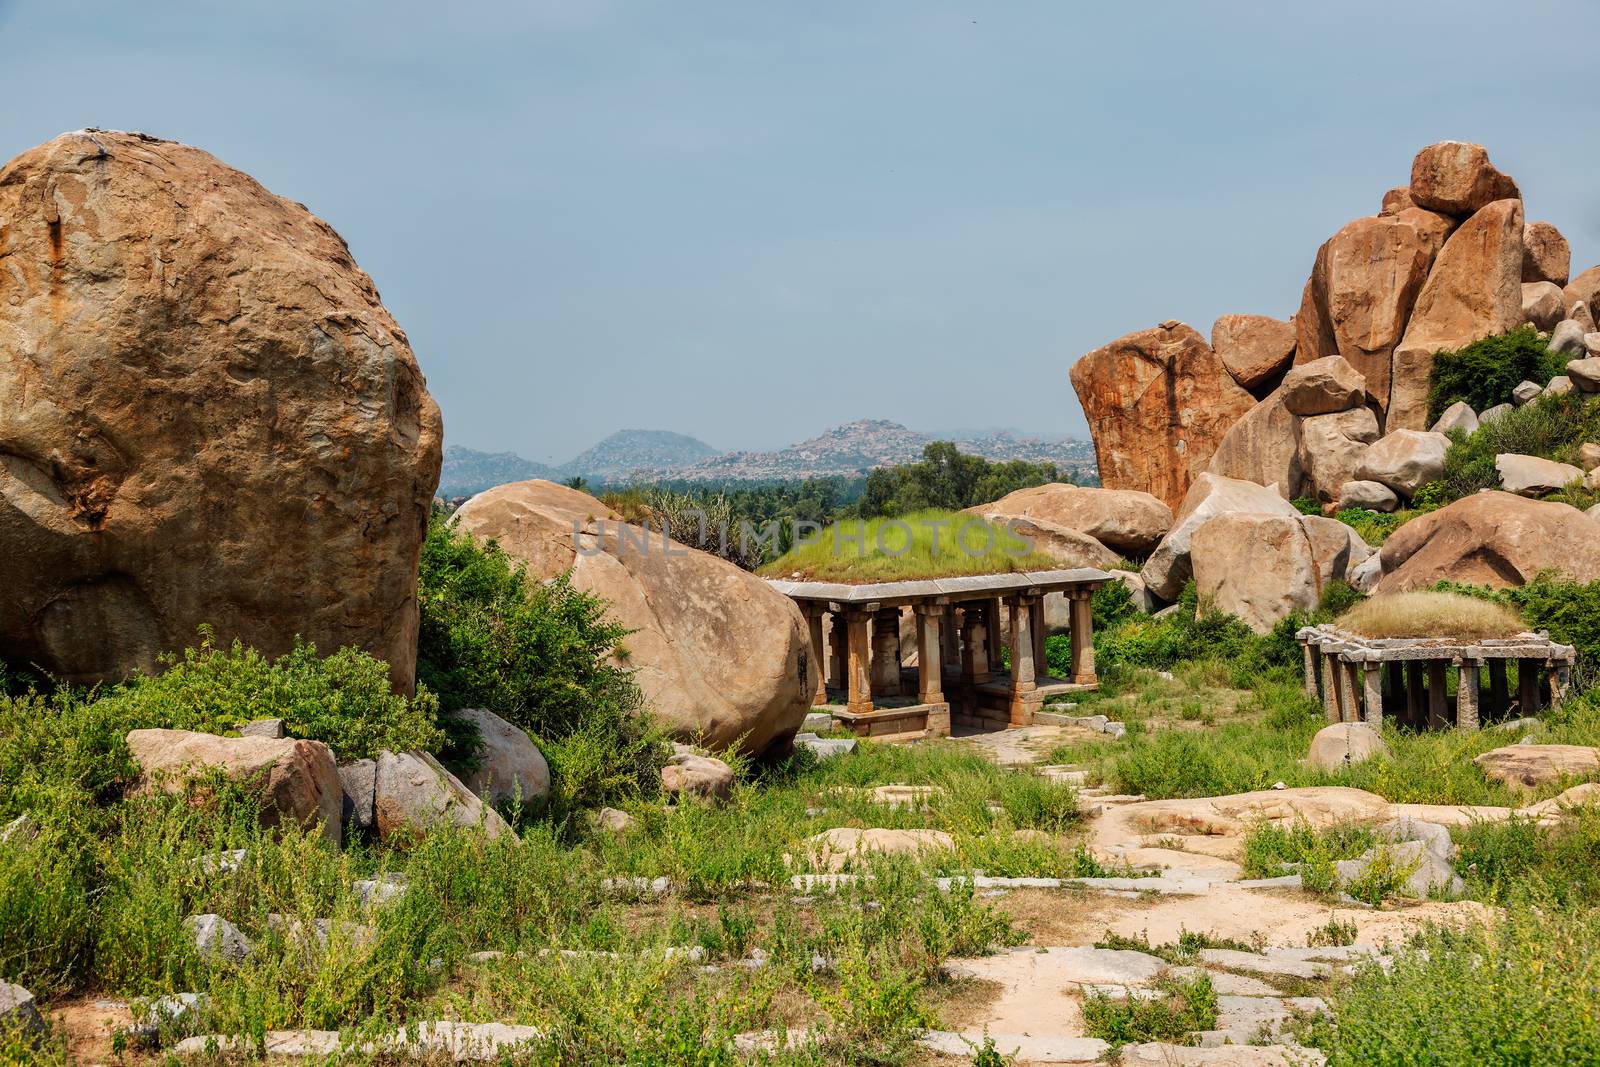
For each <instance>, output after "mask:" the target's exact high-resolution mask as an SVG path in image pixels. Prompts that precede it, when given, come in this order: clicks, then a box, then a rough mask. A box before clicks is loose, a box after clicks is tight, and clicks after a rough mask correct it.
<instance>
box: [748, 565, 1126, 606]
mask: <svg viewBox="0 0 1600 1067" xmlns="http://www.w3.org/2000/svg"><path fill="white" fill-rule="evenodd" d="M1111 580H1112V578H1111V575H1110V574H1108V573H1107V572H1105V571H1103V570H1099V569H1097V568H1095V567H1076V568H1073V569H1071V570H1059V571H1010V572H1007V573H1005V574H968V575H962V576H960V577H956V578H915V579H911V580H909V581H903V582H870V583H866V584H863V585H853V584H851V583H849V582H794V581H787V580H785V579H782V578H768V579H767V583H768V584H769V585H771V586H772V588H774V589H776V590H777V591H778V592H780V593H782V594H784V595H785V596H788V597H791V598H793V599H795V600H817V601H828V602H831V603H836V604H884V603H898V602H907V603H909V602H912V601H916V600H926V599H935V600H946V601H958V600H985V599H988V598H989V597H995V596H1004V595H1005V594H1007V593H1018V592H1024V591H1027V590H1033V589H1037V590H1039V591H1040V592H1041V593H1048V592H1054V591H1056V590H1060V589H1069V588H1072V587H1074V586H1082V585H1090V586H1098V585H1104V584H1105V583H1106V582H1109V581H1111Z"/></svg>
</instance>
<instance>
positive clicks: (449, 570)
mask: <svg viewBox="0 0 1600 1067" xmlns="http://www.w3.org/2000/svg"><path fill="white" fill-rule="evenodd" d="M417 599H418V601H419V602H420V604H421V608H422V623H421V629H420V631H419V633H418V636H417V678H418V680H419V681H421V682H422V683H424V684H426V685H427V686H428V688H429V689H431V690H432V691H433V692H435V693H437V694H438V696H439V701H440V703H441V705H442V706H443V707H444V708H445V709H446V710H453V709H456V708H487V709H489V710H490V711H493V712H494V713H495V714H497V715H499V716H501V717H502V718H504V719H506V720H507V721H509V722H512V723H515V724H516V725H518V726H520V727H522V728H523V729H524V730H526V731H527V732H528V733H529V735H530V736H532V737H533V738H534V739H535V740H536V741H537V742H538V743H539V746H540V749H541V750H542V751H543V752H544V754H545V757H546V758H547V759H548V760H549V761H550V768H551V786H552V800H553V801H555V802H556V803H557V804H558V806H559V805H565V806H586V805H590V804H598V803H601V802H603V801H605V800H606V799H608V798H613V797H616V796H619V795H623V794H626V793H628V792H631V791H633V790H635V789H644V790H646V791H650V790H653V789H654V788H656V787H657V783H658V782H659V777H658V775H659V772H660V768H661V766H662V764H663V763H664V762H665V759H666V750H665V745H664V744H663V743H662V741H661V735H660V732H659V730H658V728H657V727H656V726H655V725H654V724H653V723H652V721H651V719H650V717H649V716H648V714H647V709H646V707H645V701H644V697H643V695H642V694H641V693H640V692H639V687H638V684H637V683H636V682H635V681H634V679H633V676H632V674H631V673H630V672H628V671H626V670H624V669H622V668H621V667H618V666H617V665H616V664H615V663H614V662H613V661H612V659H611V657H612V654H613V652H615V651H616V650H617V648H618V647H619V645H620V643H621V642H622V640H623V638H624V637H625V636H626V635H627V630H626V629H625V628H623V627H622V626H620V625H618V624H617V623H615V622H613V621H611V620H609V619H608V618H607V617H606V614H605V603H604V602H603V601H601V600H600V599H598V598H597V597H594V596H591V595H589V594H587V593H584V592H581V591H579V590H577V589H574V588H573V587H572V586H571V584H569V583H568V582H567V580H566V579H565V578H564V577H558V578H556V579H554V580H552V581H550V582H548V583H538V582H535V581H533V580H532V579H531V578H530V577H529V576H528V574H527V571H526V570H525V568H523V567H522V566H520V565H517V564H514V563H513V561H512V560H511V559H510V558H509V557H508V556H507V555H506V554H505V552H504V551H502V550H501V549H500V548H499V547H498V546H497V545H495V544H493V543H492V542H491V543H489V544H487V545H480V544H479V543H478V542H476V541H474V540H473V539H472V537H471V536H470V535H468V534H466V533H464V532H462V531H459V530H456V529H454V528H453V527H451V526H450V525H449V524H447V523H446V522H445V521H444V520H442V519H437V518H436V519H434V520H433V521H432V522H431V523H430V524H429V526H428V536H427V540H426V541H425V542H424V544H423V549H422V567H421V573H420V578H419V581H418V587H417ZM475 747H476V739H475V738H473V737H471V736H469V735H464V734H462V733H459V732H456V733H454V734H453V735H452V737H451V744H450V746H449V748H448V750H447V752H446V755H447V756H449V757H450V758H452V759H457V760H462V759H470V758H471V756H472V753H473V751H474V749H475Z"/></svg>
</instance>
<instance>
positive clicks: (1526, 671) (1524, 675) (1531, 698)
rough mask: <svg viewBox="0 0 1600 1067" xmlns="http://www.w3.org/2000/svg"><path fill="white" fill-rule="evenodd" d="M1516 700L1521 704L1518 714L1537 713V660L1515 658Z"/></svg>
mask: <svg viewBox="0 0 1600 1067" xmlns="http://www.w3.org/2000/svg"><path fill="white" fill-rule="evenodd" d="M1517 702H1518V703H1519V704H1521V705H1522V707H1521V709H1520V710H1519V711H1518V712H1517V714H1518V715H1537V714H1539V661H1538V660H1536V659H1519V660H1517Z"/></svg>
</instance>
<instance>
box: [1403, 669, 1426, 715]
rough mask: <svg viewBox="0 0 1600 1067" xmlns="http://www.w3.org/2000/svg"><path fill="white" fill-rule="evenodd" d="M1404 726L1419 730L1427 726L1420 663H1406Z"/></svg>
mask: <svg viewBox="0 0 1600 1067" xmlns="http://www.w3.org/2000/svg"><path fill="white" fill-rule="evenodd" d="M1406 725H1407V726H1409V727H1411V728H1412V729H1413V730H1420V729H1422V728H1423V727H1425V726H1427V725H1428V705H1427V700H1426V693H1425V692H1424V690H1423V688H1422V661H1421V660H1416V659H1413V660H1407V661H1406Z"/></svg>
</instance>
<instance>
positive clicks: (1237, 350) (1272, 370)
mask: <svg viewBox="0 0 1600 1067" xmlns="http://www.w3.org/2000/svg"><path fill="white" fill-rule="evenodd" d="M1211 348H1212V350H1213V351H1214V352H1216V354H1217V358H1218V359H1220V360H1222V365H1223V366H1224V367H1226V368H1227V370H1228V373H1229V374H1231V375H1233V380H1234V381H1236V382H1238V383H1239V384H1240V385H1242V386H1244V388H1246V389H1255V388H1257V387H1258V386H1262V385H1265V384H1266V383H1267V382H1269V381H1271V380H1272V379H1273V377H1275V376H1276V375H1278V374H1279V373H1281V372H1282V371H1283V369H1284V368H1285V367H1287V366H1288V365H1289V363H1290V361H1291V360H1293V359H1294V323H1292V322H1284V321H1283V320H1282V319H1275V318H1272V317H1271V316H1269V315H1224V316H1222V317H1221V318H1219V319H1218V320H1217V321H1216V322H1215V323H1213V324H1212V327H1211Z"/></svg>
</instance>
